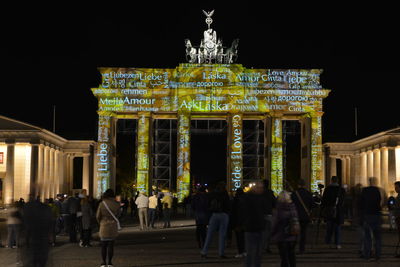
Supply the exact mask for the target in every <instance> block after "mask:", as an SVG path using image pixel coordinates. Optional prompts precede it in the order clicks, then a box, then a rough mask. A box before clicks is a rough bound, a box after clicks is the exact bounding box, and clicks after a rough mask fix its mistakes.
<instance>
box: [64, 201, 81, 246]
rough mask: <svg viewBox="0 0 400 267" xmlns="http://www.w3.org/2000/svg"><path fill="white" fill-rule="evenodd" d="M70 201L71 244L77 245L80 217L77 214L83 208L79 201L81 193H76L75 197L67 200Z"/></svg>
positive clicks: (69, 230)
mask: <svg viewBox="0 0 400 267" xmlns="http://www.w3.org/2000/svg"><path fill="white" fill-rule="evenodd" d="M67 201H68V208H69V222H70V225H69V229H68V232H69V242H71V243H76V242H78V240H77V236H76V233H77V229H78V217H77V213H78V211H79V212H80V211H81V206H80V199H79V193H76V194H75V196H71V197H69V198H68V199H67Z"/></svg>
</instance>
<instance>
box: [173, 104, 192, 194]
mask: <svg viewBox="0 0 400 267" xmlns="http://www.w3.org/2000/svg"><path fill="white" fill-rule="evenodd" d="M177 138H178V140H177V144H178V148H177V182H176V189H177V194H178V202H182V201H183V200H184V198H185V197H186V196H188V195H189V193H190V113H186V112H184V113H178V130H177Z"/></svg>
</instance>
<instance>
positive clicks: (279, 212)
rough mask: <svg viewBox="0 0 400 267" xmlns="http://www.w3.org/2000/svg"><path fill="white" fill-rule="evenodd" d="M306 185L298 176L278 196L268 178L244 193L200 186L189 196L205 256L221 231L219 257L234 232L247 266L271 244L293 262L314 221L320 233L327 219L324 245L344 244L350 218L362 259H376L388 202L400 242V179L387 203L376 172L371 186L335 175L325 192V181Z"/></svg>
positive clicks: (287, 261)
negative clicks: (313, 187) (314, 187)
mask: <svg viewBox="0 0 400 267" xmlns="http://www.w3.org/2000/svg"><path fill="white" fill-rule="evenodd" d="M305 185H306V183H305V181H304V180H302V179H300V180H299V181H298V186H297V188H295V189H293V188H291V190H288V191H286V190H284V191H282V192H281V193H280V194H279V195H278V196H277V198H275V195H274V193H273V192H272V191H271V190H270V189H269V185H268V181H266V180H264V181H262V182H256V183H254V186H252V187H251V188H250V190H249V191H248V192H246V193H244V191H243V189H241V188H238V189H237V190H236V192H235V194H234V195H230V194H229V193H228V192H227V191H226V189H225V186H224V185H223V184H218V185H217V186H215V187H214V188H208V189H206V188H204V187H200V188H198V190H197V192H196V193H195V194H194V195H193V196H192V197H191V206H192V209H193V212H194V216H195V220H196V240H197V243H198V246H199V248H200V249H201V251H200V255H201V257H202V258H207V254H208V253H209V246H210V243H211V239H212V237H213V234H214V233H215V232H217V231H218V238H219V240H218V255H219V257H221V258H225V257H226V256H225V253H224V251H225V247H226V245H227V244H229V243H230V241H229V239H230V238H231V236H232V233H234V234H235V236H236V244H237V255H236V256H235V257H237V258H242V257H244V258H245V262H246V266H260V265H261V258H262V253H271V249H270V246H271V243H274V244H276V245H277V247H278V250H279V255H280V257H281V266H295V265H296V254H303V253H305V251H306V244H307V229H308V227H309V224H310V223H314V224H317V225H318V229H317V231H318V233H317V234H319V225H320V224H321V223H322V222H324V223H326V232H325V237H324V241H325V244H326V246H327V247H329V248H332V249H341V248H342V236H341V228H342V226H343V224H344V222H345V219H346V220H347V221H348V222H349V223H351V225H352V226H354V227H356V228H357V232H358V236H359V253H360V255H359V256H360V258H364V259H365V260H367V261H378V260H379V259H380V257H381V250H382V249H381V248H382V237H381V226H382V220H383V216H382V209H383V208H384V207H385V206H387V208H388V209H389V221H390V224H391V225H392V224H393V225H392V226H391V227H392V229H394V228H397V229H398V231H399V232H398V233H399V242H400V230H399V229H400V181H398V182H396V183H395V184H394V187H395V190H396V192H397V194H398V195H397V197H396V198H394V197H392V198H390V199H389V201H388V202H387V201H386V196H385V193H384V192H383V191H382V189H380V188H379V187H378V186H377V179H376V178H374V177H371V178H369V186H366V187H364V188H362V187H361V185H357V186H356V187H355V188H354V189H352V190H351V191H350V190H346V189H347V188H346V186H341V185H340V184H339V180H338V177H336V176H334V177H332V179H331V183H330V184H329V185H328V186H327V187H326V188H325V190H323V193H322V188H323V187H322V186H321V187H320V190H321V192H317V193H315V192H314V193H311V192H310V191H308V190H307V189H306V188H305ZM289 187H290V186H289ZM297 244H298V248H297V249H296V246H297ZM398 256H399V257H400V255H398Z"/></svg>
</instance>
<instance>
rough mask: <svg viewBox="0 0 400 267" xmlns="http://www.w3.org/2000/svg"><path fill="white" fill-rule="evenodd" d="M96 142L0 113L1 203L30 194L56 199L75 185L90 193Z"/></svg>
mask: <svg viewBox="0 0 400 267" xmlns="http://www.w3.org/2000/svg"><path fill="white" fill-rule="evenodd" d="M95 144H96V142H95V141H86V140H85V141H82V140H66V139H64V138H62V137H60V136H59V135H57V134H54V133H52V132H50V131H48V130H45V129H42V128H39V127H36V126H33V125H30V124H27V123H24V122H21V121H17V120H14V119H11V118H7V117H4V116H0V190H1V191H0V194H1V197H0V201H1V203H3V204H6V205H7V204H10V203H13V202H14V201H17V200H19V198H24V199H25V200H28V199H29V195H30V194H32V195H34V196H40V198H41V200H44V199H46V198H50V197H52V198H54V197H55V196H56V195H57V194H58V193H71V192H72V190H73V189H74V187H75V188H79V189H86V192H87V193H88V194H91V188H92V182H93V153H94V148H95ZM74 165H75V167H74ZM74 185H75V186H74Z"/></svg>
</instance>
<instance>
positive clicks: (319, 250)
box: [0, 220, 400, 267]
mask: <svg viewBox="0 0 400 267" xmlns="http://www.w3.org/2000/svg"><path fill="white" fill-rule="evenodd" d="M193 224H194V221H193V220H175V221H173V223H172V228H169V229H162V228H161V223H158V225H157V227H158V229H154V230H149V231H140V230H139V228H138V226H137V224H129V225H125V227H124V229H123V230H122V231H121V233H120V236H119V238H118V240H117V242H116V246H115V256H114V260H113V263H114V266H115V267H122V266H124V267H157V266H160V267H162V266H167V267H170V266H177V267H185V266H206V267H212V266H232V267H235V266H244V264H243V259H236V258H234V255H235V254H236V249H235V248H236V245H235V242H234V241H233V243H232V245H231V246H230V247H228V248H227V249H226V254H227V256H228V257H229V258H228V259H223V260H221V259H219V258H218V257H217V250H216V242H214V245H213V246H212V247H211V249H210V251H209V255H208V256H209V257H208V258H207V259H201V258H200V250H199V248H198V247H197V244H196V242H195V236H194V231H195V230H194V226H193ZM0 229H1V228H0ZM324 230H325V228H324V226H323V225H321V227H320V234H319V239H318V244H315V240H316V232H317V227H316V226H313V227H310V231H309V236H308V240H309V242H310V243H311V244H310V245H309V246H308V248H307V250H308V251H307V252H306V253H305V254H302V255H298V256H297V262H298V266H323V267H329V266H335V267H337V266H352V267H356V266H385V267H389V266H396V267H399V266H400V259H399V258H395V257H394V252H395V246H396V243H397V233H396V232H395V231H390V230H388V229H385V230H384V233H383V255H382V259H381V260H380V261H379V262H366V261H365V260H364V259H360V258H359V256H358V251H357V240H358V238H357V231H356V230H355V229H352V228H351V227H349V226H346V227H344V228H343V233H342V236H343V248H342V249H341V250H336V249H331V248H328V247H327V246H326V245H323V244H322V240H323V235H324ZM1 234H2V235H1V236H2V239H3V245H4V242H5V236H4V226H3V230H2V231H1ZM97 238H98V237H97V235H96V234H94V239H95V240H94V241H93V242H92V243H93V247H89V248H81V247H79V246H78V245H77V244H70V243H68V241H67V237H65V236H61V237H58V242H57V246H56V247H54V248H52V249H51V251H50V260H49V264H48V267H64V266H73V267H80V266H82V267H91V266H100V262H101V260H100V247H99V242H98V241H97V240H98V239H97ZM216 240H217V237H216V238H214V241H216ZM233 240H234V238H233ZM272 250H273V251H272V252H273V253H272V254H264V255H263V266H280V260H279V255H278V253H277V248H276V246H272ZM17 257H18V249H6V248H0V259H1V266H7V267H9V266H10V267H11V266H20V265H17V264H16V259H17Z"/></svg>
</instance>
